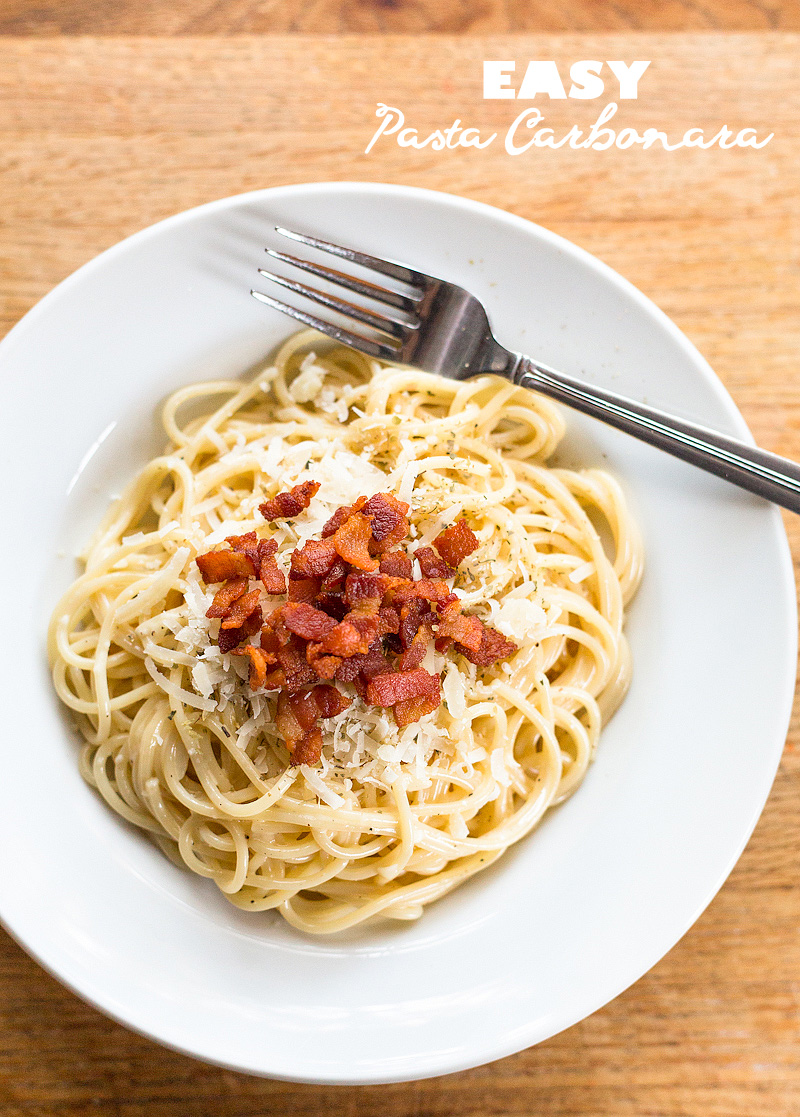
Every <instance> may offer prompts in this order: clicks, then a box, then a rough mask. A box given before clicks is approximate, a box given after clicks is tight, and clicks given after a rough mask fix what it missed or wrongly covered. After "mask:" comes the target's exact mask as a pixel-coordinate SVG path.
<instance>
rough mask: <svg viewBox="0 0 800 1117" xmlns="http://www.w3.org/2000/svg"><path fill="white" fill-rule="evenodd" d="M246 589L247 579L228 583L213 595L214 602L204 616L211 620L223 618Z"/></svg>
mask: <svg viewBox="0 0 800 1117" xmlns="http://www.w3.org/2000/svg"><path fill="white" fill-rule="evenodd" d="M246 589H247V578H237V579H236V580H235V581H234V582H228V584H227V585H225V586H223V587H222V589H221V590H217V592H216V593H215V594H214V600H213V601H212V602H211V605H210V607H209V608H208V609H207V610H206V616H207V617H211V618H214V617H224V616H225V614H226V613H227V612H228V609H229V608H230V607H231V605H233V603H234V601H236V599H237V598H239V597H241V596H242V594H243V593H244V591H245V590H246Z"/></svg>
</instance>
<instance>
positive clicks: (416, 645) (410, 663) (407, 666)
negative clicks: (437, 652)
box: [398, 625, 431, 671]
mask: <svg viewBox="0 0 800 1117" xmlns="http://www.w3.org/2000/svg"><path fill="white" fill-rule="evenodd" d="M430 639H431V632H430V629H429V628H428V626H427V625H421V626H420V627H419V629H418V630H417V634H416V636H415V637H414V639H413V640H412V641H411V643H410V644H409V646H408V647H407V648H406V650H405V651H404V652H403V654H402V655H401V656H400V663H399V664H398V668H399V670H400V671H414V670H416V668H417V667H420V666H421V665H422V661H423V659H424V658H425V653H426V652H427V650H428V644H429V643H430Z"/></svg>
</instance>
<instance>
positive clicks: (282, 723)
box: [275, 684, 350, 767]
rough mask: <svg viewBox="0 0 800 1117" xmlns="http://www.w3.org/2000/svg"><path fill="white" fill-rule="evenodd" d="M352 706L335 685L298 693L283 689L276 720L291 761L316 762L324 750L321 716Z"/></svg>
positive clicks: (324, 685) (333, 713)
mask: <svg viewBox="0 0 800 1117" xmlns="http://www.w3.org/2000/svg"><path fill="white" fill-rule="evenodd" d="M349 705H350V699H349V698H346V697H345V696H344V695H343V694H342V693H341V692H340V691H339V690H337V688H336V687H335V686H329V685H328V684H322V685H321V686H316V687H313V688H312V689H310V690H302V691H299V692H298V693H297V694H292V695H289V694H286V693H285V692H283V691H282V692H281V694H280V697H279V698H278V713H277V717H276V719H275V721H276V724H277V726H278V731H279V732H280V734H281V736H282V737H283V739H284V740H285V741H286V745H287V747H288V749H289V752H290V754H291V764H292V766H293V767H296V766H297V765H298V764H316V763H317V761H318V760H319V758H320V755H321V752H322V734H321V732H320V729H319V726H318V725H317V721H318V719H319V718H332V717H336V715H337V714H340V713H341V712H342V711H343V710H346V709H347V707H348V706H349Z"/></svg>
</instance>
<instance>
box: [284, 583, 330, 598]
mask: <svg viewBox="0 0 800 1117" xmlns="http://www.w3.org/2000/svg"><path fill="white" fill-rule="evenodd" d="M321 585H322V579H321V578H290V579H289V601H307V602H311V601H313V600H314V598H315V597H316V596H317V594H318V593H319V591H320V587H321Z"/></svg>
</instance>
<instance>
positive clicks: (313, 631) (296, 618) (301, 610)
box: [283, 601, 336, 641]
mask: <svg viewBox="0 0 800 1117" xmlns="http://www.w3.org/2000/svg"><path fill="white" fill-rule="evenodd" d="M283 623H284V624H285V625H286V627H287V628H288V629H289V631H290V632H294V633H295V635H297V636H302V637H303V639H304V640H314V641H319V640H322V638H323V637H324V636H327V634H328V633H329V632H330V631H331V629H332V628H335V627H336V621H335V620H334V619H333V617H329V616H328V614H327V613H323V612H322V611H321V610H320V609H315V608H314V606H313V605H308V604H307V603H306V602H295V601H289V602H287V603H286V605H284V607H283Z"/></svg>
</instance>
